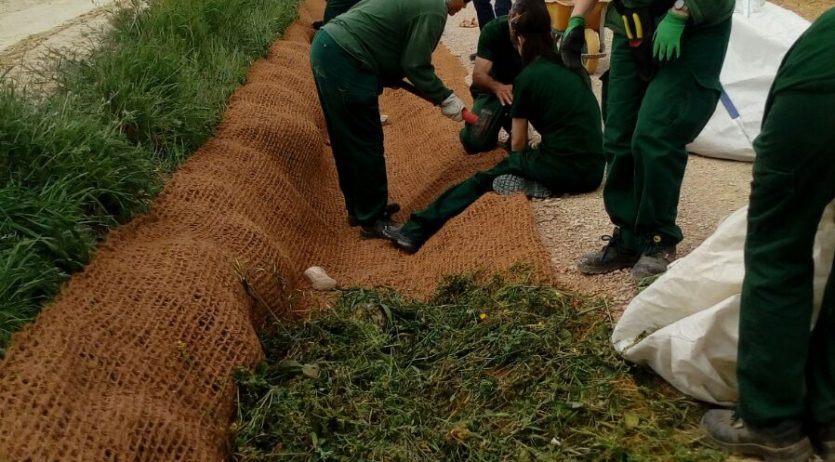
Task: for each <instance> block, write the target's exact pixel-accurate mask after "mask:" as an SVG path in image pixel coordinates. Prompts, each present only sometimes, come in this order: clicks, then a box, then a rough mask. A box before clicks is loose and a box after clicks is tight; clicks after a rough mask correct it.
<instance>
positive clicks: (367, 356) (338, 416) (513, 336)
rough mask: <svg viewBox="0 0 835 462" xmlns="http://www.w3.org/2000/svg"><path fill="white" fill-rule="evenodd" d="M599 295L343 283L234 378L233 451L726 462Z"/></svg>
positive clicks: (263, 455) (695, 414)
mask: <svg viewBox="0 0 835 462" xmlns="http://www.w3.org/2000/svg"><path fill="white" fill-rule="evenodd" d="M611 323H612V319H611V316H610V315H609V313H608V310H607V307H606V305H605V303H604V302H603V301H601V300H595V299H587V298H580V297H576V296H573V295H570V294H566V293H563V292H560V291H557V290H555V289H554V288H551V287H542V286H537V285H532V284H530V283H529V278H528V277H526V276H525V275H524V273H516V274H515V275H511V276H506V277H503V278H502V277H496V278H493V279H491V280H487V281H482V282H477V280H476V279H474V278H472V277H468V276H459V277H453V278H449V279H448V280H446V281H445V282H444V283H443V284H442V285H441V286H440V287H439V289H438V290H437V293H436V294H435V296H434V297H433V298H432V299H431V300H429V301H428V302H425V303H421V302H418V301H415V300H412V299H409V298H406V297H403V296H401V295H399V294H398V293H396V292H393V291H388V290H374V291H369V290H363V289H354V290H347V291H344V292H343V293H342V295H341V297H340V299H339V300H338V302H337V303H336V305H335V307H334V309H332V310H325V311H323V312H320V313H318V314H317V315H315V316H314V318H312V319H310V320H307V321H305V322H302V323H299V324H296V325H278V324H277V325H275V326H274V329H273V331H272V332H270V333H267V334H265V335H264V336H263V337H262V344H263V346H264V352H265V354H266V358H267V360H266V362H264V363H262V364H261V365H260V366H258V367H257V368H256V369H255V370H252V371H240V372H239V374H238V384H239V393H238V396H239V404H238V418H237V421H236V422H235V423H234V424H233V431H234V432H235V437H234V438H235V439H234V443H235V444H234V449H233V450H234V453H235V458H236V460H238V461H246V462H254V461H278V460H281V461H309V460H315V461H351V460H386V461H415V460H444V461H504V460H515V461H539V460H545V461H569V460H578V461H581V460H582V461H586V460H601V461H602V460H610V461H625V460H630V461H641V460H677V461H722V460H725V458H724V457H723V456H722V455H721V454H720V453H718V452H716V451H713V450H711V449H709V448H707V447H705V446H703V444H702V442H701V433H700V431H699V430H698V418H699V417H700V415H701V413H702V409H701V407H700V406H699V405H697V404H696V403H694V402H693V401H690V400H688V399H685V398H683V397H682V396H681V394H680V393H678V392H676V391H675V390H673V389H671V388H670V387H669V386H668V385H667V384H666V383H664V382H663V381H662V380H661V379H659V378H658V377H657V376H655V375H653V374H652V373H650V372H646V371H644V370H641V369H634V368H632V367H630V366H629V365H627V364H626V363H625V362H624V361H623V360H622V359H621V358H619V357H617V355H616V354H615V352H614V350H613V348H612V347H611V345H610V344H609V338H610V335H611V329H612V325H611Z"/></svg>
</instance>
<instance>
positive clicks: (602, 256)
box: [577, 228, 640, 274]
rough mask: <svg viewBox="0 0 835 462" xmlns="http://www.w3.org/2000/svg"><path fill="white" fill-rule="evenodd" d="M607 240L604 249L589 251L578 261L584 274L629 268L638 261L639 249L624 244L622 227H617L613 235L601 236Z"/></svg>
mask: <svg viewBox="0 0 835 462" xmlns="http://www.w3.org/2000/svg"><path fill="white" fill-rule="evenodd" d="M600 239H601V240H602V241H604V242H606V245H605V246H603V248H602V249H600V250H598V251H596V252H589V253H587V254H585V255H583V256H582V257H580V260H578V261H577V269H578V270H580V272H581V273H583V274H604V273H611V272H612V271H617V270H619V269H623V268H629V267H630V266H632V265H634V264H635V262H637V261H638V258H639V257H640V254H638V252H637V251H635V250H632V249H628V248H626V247H624V246H623V242H622V241H621V238H620V228H615V230H614V231H612V235H611V236H602V237H601V238H600Z"/></svg>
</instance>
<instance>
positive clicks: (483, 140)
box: [459, 128, 496, 154]
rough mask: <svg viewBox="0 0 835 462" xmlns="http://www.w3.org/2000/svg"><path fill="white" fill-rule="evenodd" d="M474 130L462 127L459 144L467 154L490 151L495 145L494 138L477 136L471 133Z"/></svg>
mask: <svg viewBox="0 0 835 462" xmlns="http://www.w3.org/2000/svg"><path fill="white" fill-rule="evenodd" d="M474 131H475V130H471V129H468V128H462V129H461V133H460V136H459V138H460V140H461V145H462V146H463V147H464V150H465V151H467V154H478V153H480V152H486V151H491V150H492V149H493V148H495V147H496V140H495V139H492V140H491V139H489V138H490V137H488V136H481V137H477V136H475V134H474V133H473V132H474Z"/></svg>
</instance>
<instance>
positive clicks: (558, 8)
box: [545, 0, 608, 32]
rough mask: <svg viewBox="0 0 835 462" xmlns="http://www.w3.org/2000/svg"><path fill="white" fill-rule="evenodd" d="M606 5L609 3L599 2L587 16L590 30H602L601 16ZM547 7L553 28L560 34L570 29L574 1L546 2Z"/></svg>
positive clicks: (558, 0)
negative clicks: (567, 28)
mask: <svg viewBox="0 0 835 462" xmlns="http://www.w3.org/2000/svg"><path fill="white" fill-rule="evenodd" d="M604 3H608V1H601V2H597V5H595V7H594V9H592V11H591V13H589V14H588V15H587V16H586V27H587V28H588V29H595V30H598V29H600V15H601V13H602V12H603V7H604ZM545 6H546V7H548V14H550V15H551V28H552V29H554V30H558V31H560V32H562V31H564V30H565V29H566V27H568V19H569V18H570V17H571V11H572V10H573V9H574V0H545Z"/></svg>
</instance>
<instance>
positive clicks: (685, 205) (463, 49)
mask: <svg viewBox="0 0 835 462" xmlns="http://www.w3.org/2000/svg"><path fill="white" fill-rule="evenodd" d="M833 1H835V0H833ZM473 17H475V10H474V9H473V7H472V5H468V7H467V9H465V10H463V11H461V12H460V13H458V14H457V15H456V16H455V17H451V18H450V19H449V21H448V22H447V28H446V31H445V32H444V37H443V42H444V44H445V45H446V46H447V47H448V48H449V49H450V51H452V53H453V54H455V55H457V56H459V57H460V59H461V62H462V64H464V66H465V67H467V69H469V70H472V63H471V62H470V60H469V55H470V53H472V52H473V51H475V47H476V42H477V41H478V28H464V27H460V24H461V23H462V22H465V21H468V20H469V19H470V18H473ZM607 68H608V62H607V61H606V60H605V59H604V60H603V61H602V62H601V66H600V69H599V70H598V75H600V74H602V72H603V71H605V70H606V69H607ZM594 83H595V92H596V93H597V95H598V98H599V96H600V82H599V80H597V79H594ZM750 180H751V164H749V163H743V162H732V161H724V160H717V159H710V158H705V157H699V156H695V155H693V156H690V161H689V165H688V167H687V172H686V174H685V178H684V184H683V187H682V195H681V205H680V207H679V215H680V216H679V225H680V226H681V227H682V229H683V230H684V234H685V239H684V241H683V242H682V243H681V244H680V245H679V249H678V251H679V256H683V255H685V254H687V253H689V252H690V251H691V250H693V248H695V247H696V246H698V245H699V244H700V243H701V242H702V241H703V240H704V239H705V238H706V237H708V236H709V235H710V234H711V233H712V232H713V230H714V229H715V227H716V225H717V223H719V221H720V220H721V219H722V218H724V217H725V216H727V215H728V214H729V213H731V212H733V211H734V210H736V209H738V208H740V207H742V206H744V205H745V204H747V202H748V193H749V189H750V185H749V184H750ZM533 210H534V217H535V220H536V222H537V224H538V225H539V230H540V235H541V237H542V241H543V243H544V245H545V248H546V249H548V252H549V253H550V257H551V262H552V263H553V265H554V270H555V272H556V274H557V276H558V278H559V280H560V282H561V284H562V286H563V287H565V288H567V289H570V290H577V291H580V292H583V293H586V294H592V295H600V296H605V297H608V298H610V299H611V302H612V309H613V311H614V312H616V313H620V312H622V310H623V308H625V306H626V304H627V303H628V302H629V301H630V300H631V299H632V298H633V297H634V295H635V293H636V287H635V284H634V283H633V281H632V278H631V276H630V274H629V272H628V271H619V272H617V273H614V274H608V275H601V276H585V275H582V274H580V273H579V272H578V271H577V270H576V268H575V266H574V263H575V261H576V259H577V258H578V257H579V256H580V255H582V254H583V253H585V252H588V251H592V250H596V249H598V248H599V247H600V246H602V245H603V243H602V242H601V241H600V236H602V235H605V234H610V233H611V231H612V225H611V223H610V222H609V218H608V216H607V215H606V212H605V210H604V207H603V197H602V189H600V190H598V191H596V192H594V193H591V194H583V195H578V196H565V197H561V198H553V199H546V200H535V201H534V202H533Z"/></svg>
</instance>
